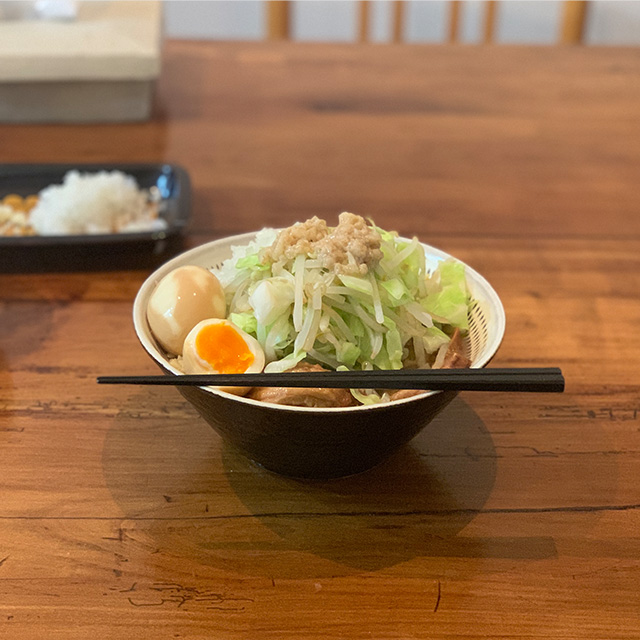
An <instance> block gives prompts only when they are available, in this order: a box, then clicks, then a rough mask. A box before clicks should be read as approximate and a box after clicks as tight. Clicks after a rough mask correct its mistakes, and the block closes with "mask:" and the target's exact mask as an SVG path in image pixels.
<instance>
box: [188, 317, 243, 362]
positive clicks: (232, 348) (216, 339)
mask: <svg viewBox="0 0 640 640" xmlns="http://www.w3.org/2000/svg"><path fill="white" fill-rule="evenodd" d="M196 351H197V352H198V355H199V356H200V357H201V358H202V359H203V360H205V361H206V362H208V363H209V364H210V365H211V367H212V368H213V369H214V370H215V371H217V372H218V373H244V372H245V371H246V370H247V369H248V368H249V367H250V366H251V365H252V364H253V361H254V360H255V357H254V355H253V353H252V352H251V350H250V349H249V347H248V346H247V343H246V342H245V341H244V340H243V339H242V337H241V336H240V335H238V332H237V331H236V330H235V329H234V328H233V327H230V326H229V325H227V324H222V323H216V324H209V325H207V326H206V327H203V328H202V329H201V330H200V331H199V332H198V335H197V336H196Z"/></svg>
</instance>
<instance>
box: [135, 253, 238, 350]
mask: <svg viewBox="0 0 640 640" xmlns="http://www.w3.org/2000/svg"><path fill="white" fill-rule="evenodd" d="M225 312H226V303H225V298H224V289H223V288H222V285H221V284H220V282H219V280H218V278H217V277H216V276H215V275H214V274H213V273H211V272H210V271H208V270H207V269H204V268H203V267H198V266H195V265H186V266H183V267H178V268H177V269H174V270H173V271H171V272H169V273H168V274H167V275H166V276H165V277H164V278H162V280H160V282H158V284H157V285H156V288H155V289H154V291H153V293H152V294H151V297H150V298H149V303H148V305H147V321H148V322H149V328H150V329H151V333H152V334H153V335H154V337H155V338H156V340H157V341H158V342H159V343H160V345H161V346H162V348H163V349H165V351H167V352H169V353H171V354H176V355H180V354H181V353H182V345H183V344H184V340H185V338H186V337H187V334H188V333H189V331H191V329H192V328H193V327H194V326H195V325H196V324H197V323H198V322H200V321H201V320H205V319H207V318H224V317H225V315H226V313H225Z"/></svg>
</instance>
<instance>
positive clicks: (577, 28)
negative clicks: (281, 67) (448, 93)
mask: <svg viewBox="0 0 640 640" xmlns="http://www.w3.org/2000/svg"><path fill="white" fill-rule="evenodd" d="M405 4H406V2H405V1H403V0H393V12H392V14H393V15H392V41H393V42H402V41H403V24H404V11H405ZM267 5H268V11H267V16H268V28H267V31H268V35H269V38H270V39H272V40H287V39H289V38H290V35H291V1H290V0H268V1H267ZM359 5H360V6H359V10H360V15H359V24H358V39H359V41H360V42H367V41H368V40H369V23H370V2H369V0H360V3H359ZM484 5H485V14H484V29H483V41H484V42H485V43H490V42H493V39H494V35H495V25H496V13H497V10H498V3H497V2H496V0H485V3H484ZM450 6H451V9H450V12H449V28H448V41H449V42H457V41H458V31H459V24H460V0H451V2H450ZM586 15H587V2H586V0H566V1H565V3H564V15H563V18H562V28H561V32H560V42H561V43H563V44H579V43H581V42H582V38H583V35H584V25H585V21H586Z"/></svg>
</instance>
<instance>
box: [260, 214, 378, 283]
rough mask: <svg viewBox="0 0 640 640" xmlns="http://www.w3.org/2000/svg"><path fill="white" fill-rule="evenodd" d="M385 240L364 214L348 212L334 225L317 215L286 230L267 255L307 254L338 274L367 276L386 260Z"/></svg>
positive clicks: (289, 257)
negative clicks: (382, 242)
mask: <svg viewBox="0 0 640 640" xmlns="http://www.w3.org/2000/svg"><path fill="white" fill-rule="evenodd" d="M381 240H382V238H381V237H380V234H379V233H378V232H377V231H376V230H375V229H373V228H372V227H370V226H369V225H368V224H367V222H366V220H365V219H364V218H363V217H362V216H358V215H355V214H353V213H348V212H346V211H345V212H344V213H341V214H340V217H339V219H338V226H337V227H334V228H331V227H328V226H327V223H326V222H325V221H324V220H321V219H320V218H317V217H315V216H314V217H313V218H310V219H309V220H307V221H305V222H297V223H296V224H294V225H293V226H291V227H288V228H287V229H284V230H283V231H281V232H280V233H279V234H278V237H277V238H276V240H275V242H274V243H273V244H272V245H271V247H269V248H268V249H267V250H266V251H265V253H264V256H265V258H267V259H268V260H272V261H273V262H277V261H278V260H283V259H284V260H292V259H293V258H295V257H296V256H297V255H300V254H306V255H309V256H311V257H315V258H317V259H318V260H319V261H320V263H321V264H322V266H323V267H325V268H326V269H329V270H333V271H335V272H336V273H340V274H344V275H355V276H357V275H365V274H366V273H367V272H368V271H369V269H370V268H371V269H373V268H375V266H376V265H377V264H378V262H379V261H380V260H381V259H382V251H381V249H380V243H381Z"/></svg>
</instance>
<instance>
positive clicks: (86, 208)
mask: <svg viewBox="0 0 640 640" xmlns="http://www.w3.org/2000/svg"><path fill="white" fill-rule="evenodd" d="M38 197H39V200H38V204H37V205H36V206H35V207H34V208H33V210H32V211H31V213H30V215H29V222H30V224H31V226H32V227H33V228H34V230H35V232H36V233H37V234H39V235H67V234H100V233H123V232H131V231H151V230H161V229H165V228H166V227H167V224H166V222H165V221H164V220H162V219H161V218H158V217H157V205H156V204H155V203H151V204H150V203H149V194H148V192H146V191H143V190H141V189H139V188H138V185H137V183H136V181H135V179H134V178H132V177H131V176H128V175H126V174H124V173H122V172H121V171H111V172H108V171H100V172H98V173H85V174H81V173H80V172H78V171H69V172H68V173H67V174H66V175H65V177H64V181H63V184H62V185H51V186H49V187H47V188H46V189H43V190H42V191H41V192H40V193H39V194H38Z"/></svg>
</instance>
